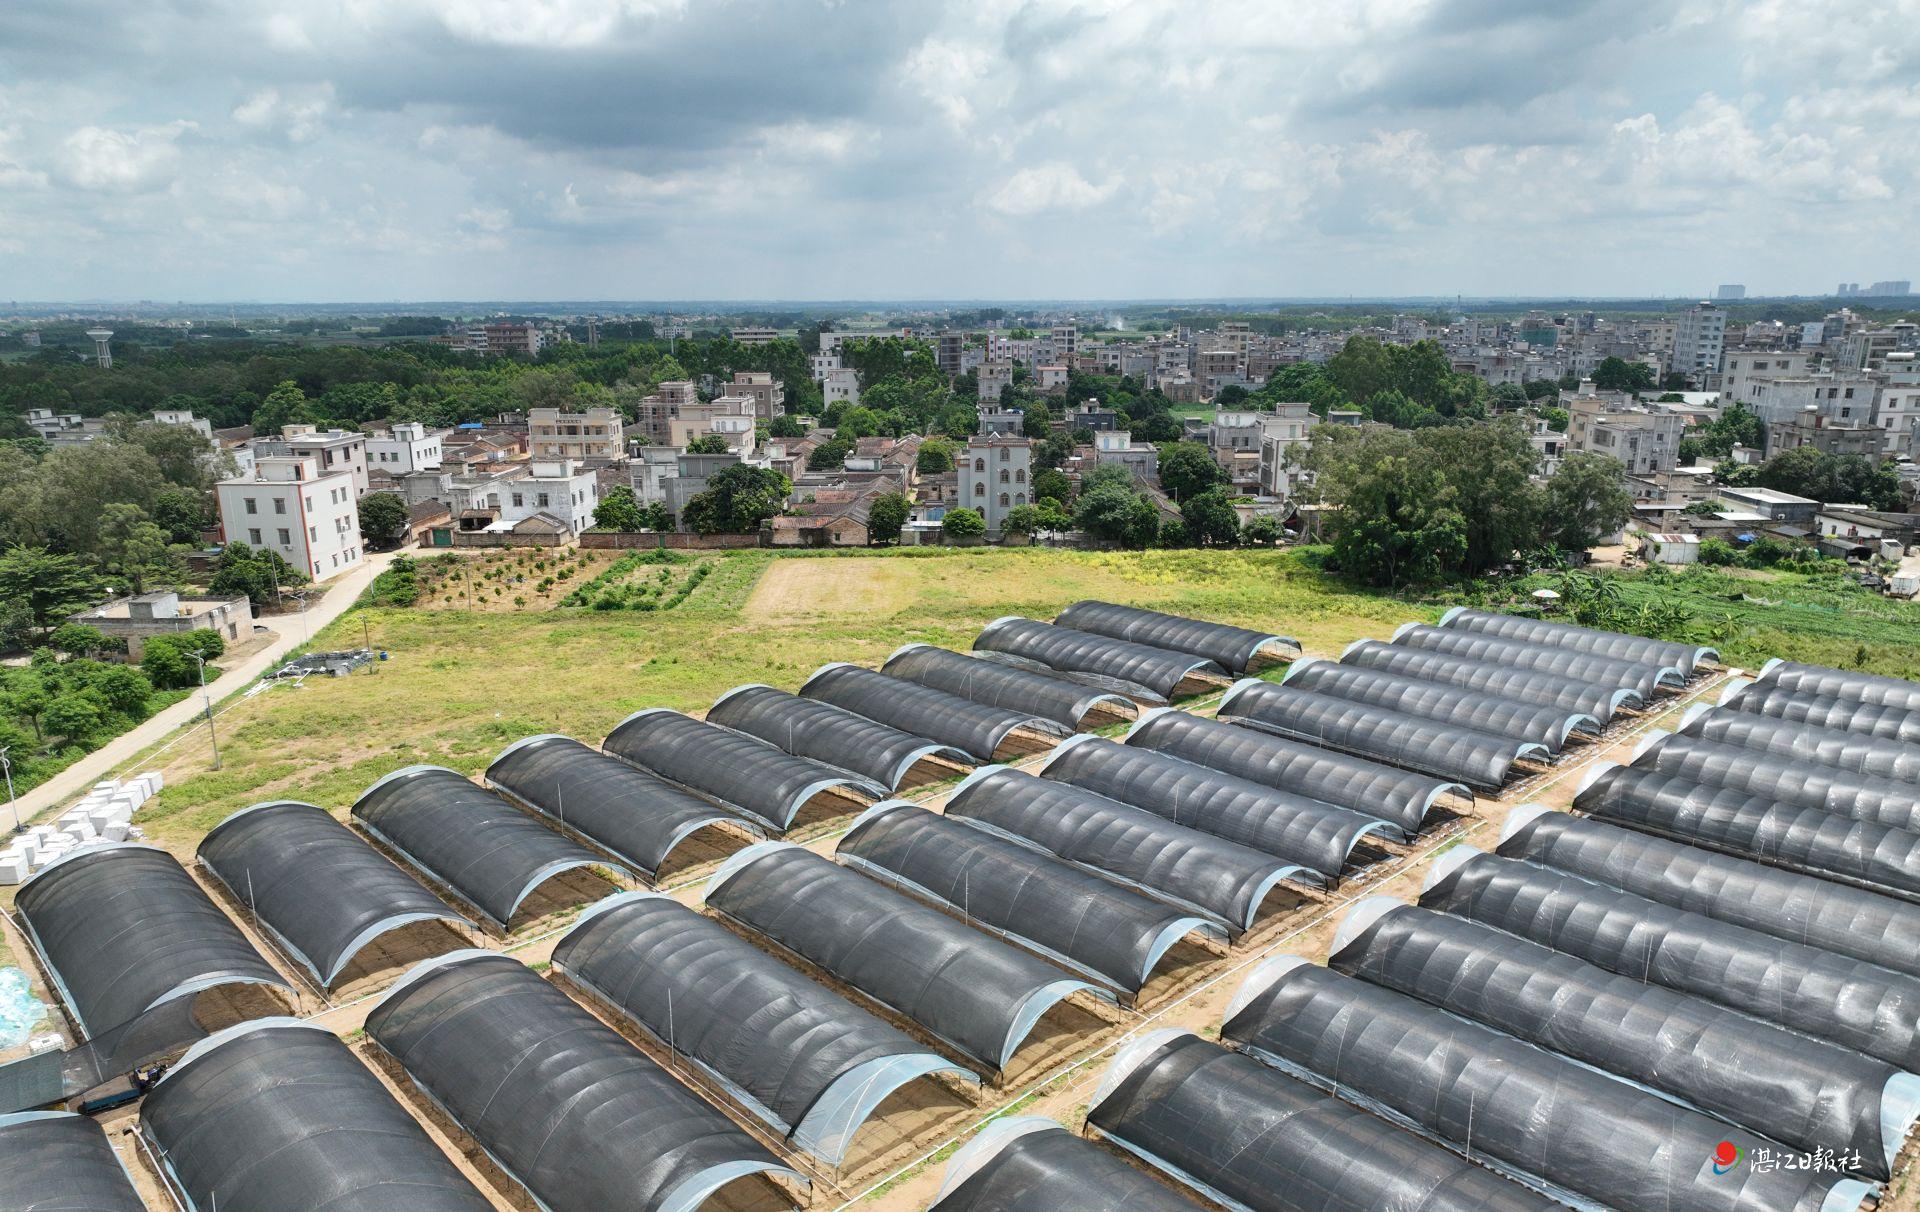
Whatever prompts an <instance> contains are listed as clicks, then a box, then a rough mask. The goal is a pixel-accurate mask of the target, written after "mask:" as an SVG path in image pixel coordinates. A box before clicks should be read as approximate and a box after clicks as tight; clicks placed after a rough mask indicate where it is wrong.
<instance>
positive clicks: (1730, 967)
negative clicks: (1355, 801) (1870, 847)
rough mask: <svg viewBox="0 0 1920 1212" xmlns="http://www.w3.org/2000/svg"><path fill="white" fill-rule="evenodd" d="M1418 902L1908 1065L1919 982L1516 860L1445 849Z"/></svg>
mask: <svg viewBox="0 0 1920 1212" xmlns="http://www.w3.org/2000/svg"><path fill="white" fill-rule="evenodd" d="M1420 903H1421V904H1422V905H1423V906H1425V907H1427V908H1429V909H1434V910H1437V911H1439V912H1443V913H1450V914H1453V915H1455V916H1457V917H1461V918H1465V919H1467V920H1469V921H1474V922H1481V923H1484V924H1486V925H1488V926H1492V927H1494V928H1495V929H1498V930H1504V931H1506V932H1507V933H1508V934H1511V935H1513V936H1514V937H1515V938H1525V939H1530V940H1532V941H1533V942H1536V943H1538V944H1540V945H1541V946H1543V947H1551V948H1553V949H1554V950H1555V951H1559V952H1562V953H1564V954H1567V955H1571V956H1574V957H1576V958H1578V959H1581V960H1585V961H1586V962H1587V963H1589V964H1593V965H1595V966H1596V967H1600V968H1604V969H1606V970H1607V971H1609V972H1616V973H1619V974H1621V975H1623V976H1628V977H1631V978H1633V979H1634V980H1637V981H1647V982H1651V983H1653V984H1657V985H1662V986H1665V987H1666V988H1668V989H1673V990H1676V991H1677V992H1680V993H1685V994H1690V995H1692V996H1694V997H1698V998H1704V999H1706V1000H1708V1001H1713V1002H1718V1003H1719V1004H1720V1005H1722V1006H1726V1007H1728V1008H1730V1009H1733V1010H1738V1011H1740V1012H1741V1013H1743V1014H1749V1015H1752V1016H1753V1017H1754V1018H1757V1019H1764V1020H1766V1021H1767V1022H1771V1023H1777V1024H1779V1025H1780V1026H1782V1027H1786V1028H1789V1029H1791V1030H1794V1031H1799V1032H1801V1033H1803V1034H1805V1035H1807V1036H1810V1037H1812V1038H1814V1039H1825V1040H1830V1041H1832V1042H1834V1043H1836V1044H1839V1045H1841V1046H1843V1047H1846V1048H1851V1049H1853V1050H1854V1051H1856V1052H1860V1053H1864V1054H1865V1055H1868V1056H1877V1057H1879V1058H1880V1059H1882V1060H1884V1061H1887V1062H1888V1063H1890V1064H1893V1065H1897V1066H1899V1067H1901V1068H1902V1069H1906V1070H1909V1071H1912V1070H1914V1069H1915V1068H1916V1066H1920V1035H1917V1034H1916V1032H1915V1030H1914V1022H1915V1019H1916V1017H1917V1016H1920V981H1916V979H1915V978H1914V977H1911V976H1909V975H1907V974H1906V973H1903V972H1894V971H1891V970H1890V969H1886V968H1881V967H1879V966H1877V965H1874V964H1870V963H1867V962H1866V961H1864V960H1860V959H1856V958H1854V957H1853V956H1849V955H1839V954H1835V953H1833V952H1830V951H1823V950H1820V949H1819V948H1818V947H1815V946H1810V945H1808V944H1806V943H1802V942H1796V941H1793V940H1790V939H1782V938H1775V937H1774V936H1773V935H1770V934H1765V933H1762V932H1760V931H1758V930H1751V929H1748V928H1747V927H1744V926H1736V925H1733V924H1731V923H1728V922H1723V921H1718V920H1716V919H1714V918H1710V917H1706V916H1703V915H1702V914H1698V913H1691V912H1688V911H1687V910H1685V909H1676V908H1674V907H1673V906H1672V905H1665V904H1661V903H1660V902H1659V901H1654V900H1649V899H1647V898H1645V897H1642V896H1637V895H1635V894H1634V893H1631V892H1622V891H1621V890H1619V889H1617V888H1613V887H1609V886H1607V885H1604V884H1595V883H1590V882H1589V881H1587V880H1584V879H1581V878H1580V877H1579V876H1576V875H1569V874H1567V873H1566V872H1564V871H1556V870H1554V869H1553V868H1551V867H1541V866H1537V865H1535V864H1533V863H1530V862H1525V861H1523V860H1520V859H1509V858H1501V857H1498V856H1495V855H1488V854H1481V853H1479V852H1478V851H1475V850H1473V849H1472V848H1471V847H1460V848H1458V849H1457V851H1453V852H1449V855H1448V856H1447V860H1446V862H1445V863H1443V864H1440V865H1436V867H1435V869H1434V877H1433V878H1432V879H1431V880H1430V882H1429V885H1428V887H1427V889H1426V891H1425V892H1424V893H1423V894H1422V895H1421V897H1420Z"/></svg>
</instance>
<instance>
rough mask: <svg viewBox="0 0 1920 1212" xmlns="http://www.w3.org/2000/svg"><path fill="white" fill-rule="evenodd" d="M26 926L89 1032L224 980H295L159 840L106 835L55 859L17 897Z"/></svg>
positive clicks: (278, 983)
mask: <svg viewBox="0 0 1920 1212" xmlns="http://www.w3.org/2000/svg"><path fill="white" fill-rule="evenodd" d="M14 909H15V910H16V912H17V914H18V917H19V921H20V923H21V926H22V927H23V929H24V932H25V933H26V936H27V941H28V942H29V943H31V944H32V946H33V950H34V954H35V955H37V956H38V957H39V959H40V964H41V966H42V967H43V968H44V969H45V970H46V973H47V977H48V979H49V980H51V981H52V982H53V985H54V988H55V989H57V990H58V991H59V993H60V1000H61V1001H62V1002H63V1003H64V1004H65V1005H66V1008H67V1011H68V1013H70V1014H72V1015H73V1020H74V1022H75V1023H77V1024H78V1025H79V1027H80V1030H81V1032H82V1033H84V1034H85V1035H86V1036H88V1037H89V1038H92V1037H95V1036H100V1035H103V1034H105V1033H108V1032H111V1031H112V1030H113V1029H115V1028H117V1027H120V1026H122V1025H124V1024H127V1023H131V1022H133V1021H134V1020H135V1019H138V1018H140V1017H141V1016H142V1015H145V1014H147V1013H148V1012H150V1011H153V1010H156V1009H158V1008H159V1007H161V1006H164V1005H167V1004H169V1003H172V1002H175V1001H176V1000H178V999H181V998H191V997H194V996H196V995H198V994H200V993H202V992H205V991H206V990H209V989H217V988H220V987H221V986H223V985H261V986H265V987H268V988H272V989H278V990H280V991H281V992H282V993H283V994H285V995H286V996H288V997H291V996H292V995H293V989H292V987H291V986H290V985H289V984H288V983H287V980H286V978H285V977H283V976H281V975H280V973H279V972H278V971H277V970H275V968H274V967H273V965H272V964H270V963H268V962H267V960H266V959H265V957H263V956H262V955H261V954H260V953H259V952H258V951H256V950H255V949H254V946H253V944H252V943H251V942H249V941H247V936H246V935H245V934H243V933H242V932H241V931H240V928H239V927H238V926H236V925H234V923H233V921H232V920H231V919H230V918H228V917H227V915H226V914H225V913H222V912H221V911H220V907H219V906H218V905H216V904H214V903H213V900H212V898H210V897H209V896H208V895H207V894H206V893H205V892H204V891H202V890H201V888H200V885H198V884H196V883H194V881H193V877H192V876H191V875H188V874H187V871H186V869H185V868H183V867H182V866H180V864H179V863H177V862H175V861H174V858H173V856H172V855H170V854H168V853H167V852H166V851H164V850H161V849H160V848H158V847H157V846H147V845H143V844H141V843H139V842H108V843H106V844H104V845H99V846H88V847H86V848H85V849H83V850H75V851H72V852H70V853H68V854H65V855H63V856H61V857H60V858H58V859H55V860H54V861H53V862H51V863H48V864H47V865H46V866H44V867H42V868H41V869H40V870H39V871H36V872H35V873H34V874H33V875H31V876H29V877H28V878H27V880H26V882H25V883H23V884H21V885H20V887H19V890H18V892H17V894H16V896H15V898H14Z"/></svg>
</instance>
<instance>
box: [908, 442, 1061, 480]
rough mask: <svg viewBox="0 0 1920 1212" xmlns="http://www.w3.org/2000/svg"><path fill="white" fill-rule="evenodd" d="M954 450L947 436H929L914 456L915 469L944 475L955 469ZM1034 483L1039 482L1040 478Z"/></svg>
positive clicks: (929, 473) (925, 473) (923, 472)
mask: <svg viewBox="0 0 1920 1212" xmlns="http://www.w3.org/2000/svg"><path fill="white" fill-rule="evenodd" d="M953 451H954V445H953V443H952V442H949V441H948V440H946V439H945V438H928V439H927V440H926V441H924V442H922V443H920V453H918V454H916V455H915V456H914V459H913V466H914V470H916V471H918V472H919V473H920V474H921V475H923V476H937V475H944V474H946V473H947V472H949V471H952V470H953ZM1034 483H1036V484H1038V483H1039V480H1038V479H1036V480H1035V481H1034Z"/></svg>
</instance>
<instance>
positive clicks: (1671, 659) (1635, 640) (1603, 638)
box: [1438, 606, 1720, 678]
mask: <svg viewBox="0 0 1920 1212" xmlns="http://www.w3.org/2000/svg"><path fill="white" fill-rule="evenodd" d="M1438 625H1439V626H1441V627H1451V628H1454V629H1455V630H1458V631H1475V632H1480V633H1482V634H1485V635H1497V636H1504V637H1506V638H1508V639H1515V640H1525V641H1526V642H1528V643H1531V644H1554V645H1558V646H1560V647H1562V648H1573V649H1577V650H1579V651H1581V652H1590V653H1593V654H1594V655H1595V656H1603V657H1612V658H1615V659H1618V660H1627V661H1646V662H1651V663H1653V664H1657V665H1671V666H1673V667H1674V668H1676V669H1678V670H1679V671H1680V672H1681V674H1683V675H1684V676H1686V677H1689V678H1690V677H1692V676H1693V674H1694V671H1695V670H1697V669H1698V668H1699V667H1700V666H1701V665H1705V664H1708V663H1715V664H1717V663H1718V662H1719V660H1720V653H1719V650H1717V649H1715V648H1711V647H1708V646H1707V645H1704V644H1683V643H1679V642H1677V641H1673V640H1653V639H1648V638H1646V637H1644V636H1637V635H1626V634H1624V633H1622V632H1618V631H1604V630H1601V629H1600V628H1596V627H1581V626H1579V625H1577V624H1574V623H1562V622H1558V621H1555V620H1552V619H1535V618H1528V617H1526V616H1525V615H1515V614H1499V613H1496V612H1494V611H1491V610H1474V609H1472V608H1470V607H1466V606H1455V607H1454V608H1453V609H1451V610H1449V611H1447V612H1446V613H1445V614H1443V615H1441V616H1440V622H1439V624H1438Z"/></svg>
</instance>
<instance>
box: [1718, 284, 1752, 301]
mask: <svg viewBox="0 0 1920 1212" xmlns="http://www.w3.org/2000/svg"><path fill="white" fill-rule="evenodd" d="M1713 297H1714V298H1716V299H1719V300H1721V301H1722V302H1726V301H1728V300H1730V299H1744V298H1746V297H1747V288H1746V287H1744V286H1742V285H1740V284H1739V283H1738V282H1729V283H1727V284H1725V285H1723V286H1721V287H1719V288H1717V289H1716V290H1715V291H1714V292H1713Z"/></svg>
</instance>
